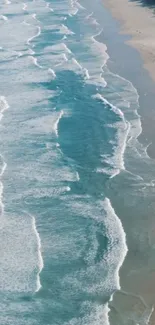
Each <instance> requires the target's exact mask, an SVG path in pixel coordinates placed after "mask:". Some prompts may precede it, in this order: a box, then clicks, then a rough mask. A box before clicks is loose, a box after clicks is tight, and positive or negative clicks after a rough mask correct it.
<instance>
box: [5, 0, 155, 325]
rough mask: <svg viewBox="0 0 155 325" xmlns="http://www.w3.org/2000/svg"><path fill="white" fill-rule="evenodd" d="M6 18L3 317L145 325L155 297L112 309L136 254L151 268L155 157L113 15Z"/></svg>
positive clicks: (84, 7)
mask: <svg viewBox="0 0 155 325" xmlns="http://www.w3.org/2000/svg"><path fill="white" fill-rule="evenodd" d="M93 6H94V4H93ZM97 6H99V8H100V6H101V1H99V0H98V1H96V8H97ZM96 10H97V9H96ZM0 14H1V15H0V72H1V80H0V118H1V120H0V187H1V190H0V200H1V209H0V213H1V216H0V218H1V222H0V256H1V258H0V324H1V325H25V324H26V325H35V324H37V325H60V324H61V325H79V324H81V325H87V324H91V325H100V324H104V325H108V324H110V323H111V324H115V325H120V324H123V325H126V324H131V319H132V318H133V319H132V321H133V322H132V324H137V322H139V324H146V322H145V321H144V322H142V321H141V322H140V319H143V320H144V318H145V320H146V317H148V319H149V315H150V313H151V311H152V309H151V307H150V305H149V304H148V306H145V315H144V311H143V316H145V317H143V318H142V315H140V316H139V312H138V313H137V314H136V312H135V314H133V313H132V317H131V312H130V317H129V316H128V317H127V316H126V315H125V316H124V317H125V318H123V316H121V317H122V318H121V319H122V320H120V318H118V319H117V316H116V315H115V317H114V320H113V316H109V315H110V314H111V313H112V312H110V313H109V311H110V309H111V310H112V308H114V307H112V301H113V296H115V295H114V294H115V292H116V291H117V290H119V289H120V288H121V286H122V285H123V288H124V287H125V286H126V287H127V286H128V285H126V280H124V282H123V280H122V282H123V283H122V285H121V281H120V279H121V278H120V268H121V266H122V264H123V262H124V260H125V258H126V261H127V267H126V269H125V271H122V273H123V272H124V274H126V272H127V270H129V271H131V268H130V265H132V266H133V265H134V267H133V268H134V270H133V272H138V271H137V270H138V268H139V265H141V264H139V263H140V261H139V260H140V257H136V261H135V264H134V262H133V261H134V259H133V255H134V254H135V252H134V253H133V254H132V250H131V252H130V247H131V246H133V247H134V249H135V250H136V249H137V250H138V248H137V246H136V244H135V245H134V239H135V238H137V236H139V237H138V238H139V243H140V245H141V248H142V247H143V250H142V252H143V251H144V246H145V245H144V244H146V243H144V242H145V237H144V236H143V235H142V233H143V229H145V230H146V225H147V221H148V220H146V219H145V217H144V218H143V215H144V214H145V212H146V210H145V207H146V206H148V203H147V202H148V201H147V202H146V200H148V194H147V193H148V191H147V189H149V195H150V198H151V197H153V196H151V193H154V184H155V183H154V182H155V180H154V179H153V178H152V177H153V176H152V175H154V170H155V169H154V168H155V164H154V160H153V159H151V158H150V157H149V156H148V154H147V147H148V145H149V144H148V145H145V146H144V145H143V144H142V143H140V142H139V141H138V137H139V135H140V134H141V132H142V126H141V119H140V115H139V95H138V92H137V90H136V88H135V87H134V85H133V84H132V83H131V81H129V80H127V79H125V78H124V77H123V76H122V75H121V74H120V75H119V74H116V73H114V72H113V71H111V70H110V69H109V67H108V60H110V58H109V54H108V51H107V46H106V39H105V40H104V11H103V23H102V24H101V23H100V22H99V21H98V20H97V18H96V16H95V14H94V12H93V11H91V5H90V0H89V1H88V0H84V1H80V2H78V1H76V0H51V1H48V2H47V1H45V0H36V1H35V0H33V1H32V0H27V1H26V2H22V1H19V0H11V1H9V0H5V1H4V2H3V3H1V4H0ZM105 19H106V17H105ZM150 200H151V199H150ZM149 202H150V201H149ZM151 202H152V201H151ZM150 205H151V203H150ZM137 206H139V207H140V209H139V210H140V211H138V212H137V210H136V208H137ZM137 209H138V208H137ZM138 214H139V215H141V226H139V224H140V223H138V220H139V219H138V218H136V215H138ZM150 215H151V213H150ZM142 225H143V227H142ZM141 227H142V229H141ZM138 229H139V232H138ZM128 230H129V236H128V235H127V231H128ZM146 233H147V230H146ZM147 234H148V233H147ZM147 234H146V238H148V237H147ZM151 238H152V240H153V236H152V237H151ZM150 240H151V239H150ZM146 241H147V239H146ZM150 245H152V242H151V244H150ZM145 247H146V246H145ZM153 249H154V248H153V246H152V250H153ZM146 251H147V250H146ZM153 252H154V250H153ZM150 254H151V253H150ZM144 261H145V259H144ZM136 263H137V264H136ZM152 263H153V262H152ZM121 270H123V268H122V269H121ZM134 274H135V273H134ZM138 278H140V277H138ZM122 279H124V277H123V276H122ZM128 279H129V277H128ZM129 283H130V285H131V282H130V281H129ZM132 283H133V282H132ZM131 287H132V285H131ZM124 290H126V292H128V291H130V290H129V289H124ZM133 290H134V289H133ZM126 295H128V294H126ZM135 295H139V297H140V292H138V293H137V292H136V293H135ZM136 297H137V296H136ZM124 299H125V298H124ZM124 299H123V300H124ZM137 299H138V298H137ZM110 305H111V307H110ZM144 305H145V304H144ZM147 307H148V308H147ZM123 308H124V310H125V308H127V310H128V307H123ZM139 308H141V307H139ZM140 310H142V308H141V309H140ZM130 311H131V308H130ZM120 313H121V312H120ZM138 317H139V318H138Z"/></svg>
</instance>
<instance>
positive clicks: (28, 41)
mask: <svg viewBox="0 0 155 325" xmlns="http://www.w3.org/2000/svg"><path fill="white" fill-rule="evenodd" d="M37 29H38V32H37V33H36V34H35V35H34V36H32V37H30V38H29V39H28V40H27V44H28V45H30V43H31V42H32V40H33V39H34V38H36V37H38V36H39V35H40V33H41V28H40V26H37Z"/></svg>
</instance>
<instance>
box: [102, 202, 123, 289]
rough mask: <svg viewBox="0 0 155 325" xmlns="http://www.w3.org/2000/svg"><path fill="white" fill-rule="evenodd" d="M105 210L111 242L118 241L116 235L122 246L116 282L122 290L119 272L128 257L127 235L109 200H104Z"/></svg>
mask: <svg viewBox="0 0 155 325" xmlns="http://www.w3.org/2000/svg"><path fill="white" fill-rule="evenodd" d="M104 204H105V205H104V208H105V211H106V212H107V218H106V219H105V225H106V227H107V230H108V233H109V235H110V234H111V232H112V234H111V238H110V239H111V241H112V242H114V244H115V240H116V238H115V237H116V235H117V237H118V238H119V242H120V246H121V250H120V254H119V258H120V260H119V262H118V266H117V268H116V271H115V273H116V280H117V287H118V289H119V290H120V289H121V287H120V278H119V270H120V268H121V266H122V264H123V262H124V259H125V257H126V254H127V252H128V248H127V244H126V234H125V231H124V229H123V226H122V223H121V220H120V219H119V218H118V216H117V215H116V213H115V210H114V208H113V207H112V205H111V202H110V200H109V199H108V198H105V200H104ZM112 227H113V229H112V230H111V228H112ZM113 232H115V233H116V232H117V234H115V235H114V234H113Z"/></svg>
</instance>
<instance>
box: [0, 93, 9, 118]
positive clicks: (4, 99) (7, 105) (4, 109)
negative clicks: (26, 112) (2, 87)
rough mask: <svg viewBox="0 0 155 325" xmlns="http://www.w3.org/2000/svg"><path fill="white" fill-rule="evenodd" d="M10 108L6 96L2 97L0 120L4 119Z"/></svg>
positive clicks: (0, 100)
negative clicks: (4, 114)
mask: <svg viewBox="0 0 155 325" xmlns="http://www.w3.org/2000/svg"><path fill="white" fill-rule="evenodd" d="M8 108H9V104H8V102H7V100H6V98H5V97H4V96H0V120H1V119H2V117H3V113H4V111H6V110H7V109H8Z"/></svg>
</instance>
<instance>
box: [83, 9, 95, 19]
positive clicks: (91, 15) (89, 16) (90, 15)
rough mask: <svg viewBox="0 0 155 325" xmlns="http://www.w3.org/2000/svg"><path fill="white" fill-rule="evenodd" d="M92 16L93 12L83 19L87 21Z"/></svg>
mask: <svg viewBox="0 0 155 325" xmlns="http://www.w3.org/2000/svg"><path fill="white" fill-rule="evenodd" d="M92 15H93V11H92V12H91V14H89V15H88V16H86V18H85V19H89V18H91V17H92Z"/></svg>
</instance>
